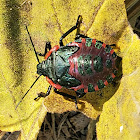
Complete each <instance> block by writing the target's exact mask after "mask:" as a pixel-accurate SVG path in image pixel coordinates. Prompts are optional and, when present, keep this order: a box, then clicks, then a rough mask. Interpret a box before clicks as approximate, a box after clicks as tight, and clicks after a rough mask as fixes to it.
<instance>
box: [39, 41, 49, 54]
mask: <svg viewBox="0 0 140 140" xmlns="http://www.w3.org/2000/svg"><path fill="white" fill-rule="evenodd" d="M48 50H49V51H50V50H51V43H50V42H46V45H45V52H44V54H42V53H37V54H38V55H39V56H45V55H46V53H47V52H48Z"/></svg>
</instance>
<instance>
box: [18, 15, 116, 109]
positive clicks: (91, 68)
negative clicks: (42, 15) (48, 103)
mask: <svg viewBox="0 0 140 140" xmlns="http://www.w3.org/2000/svg"><path fill="white" fill-rule="evenodd" d="M81 21H82V17H81V15H79V16H78V19H77V22H76V25H75V26H73V27H72V28H70V29H69V30H68V31H67V32H66V33H65V34H63V35H62V37H61V38H60V41H59V46H58V45H56V46H54V47H53V48H51V45H50V42H47V43H46V47H45V52H44V54H41V53H37V52H36V50H35V47H34V44H33V42H32V39H31V36H30V33H29V31H28V28H27V26H26V29H27V32H28V35H29V38H30V41H31V43H32V46H33V48H34V52H35V55H36V58H37V61H38V63H39V64H38V65H37V74H39V76H38V78H37V79H36V80H35V82H34V83H33V84H32V85H31V87H30V89H31V88H32V87H33V85H34V84H35V83H36V81H37V80H38V79H39V77H40V76H42V75H43V76H46V79H47V81H48V82H49V84H50V86H49V87H48V90H47V93H46V94H45V93H42V92H41V93H39V94H38V97H36V98H35V99H34V100H38V99H39V98H40V97H46V96H48V95H49V93H50V90H51V88H52V87H53V88H54V91H55V93H57V94H60V95H63V96H66V97H69V98H71V99H73V100H74V101H75V105H76V108H78V107H77V98H81V97H83V96H84V95H85V94H86V93H87V92H94V91H97V90H99V89H102V88H104V87H105V86H107V85H108V83H111V82H112V81H113V79H114V78H115V76H116V72H117V68H116V65H115V61H116V59H117V57H118V56H117V55H116V53H115V52H114V50H113V49H112V48H111V46H114V44H112V45H106V44H105V43H103V42H101V41H99V40H96V39H92V38H89V37H87V36H85V35H82V34H78V35H77V36H76V38H75V41H73V42H71V43H68V44H67V45H64V44H63V39H64V38H65V37H66V36H67V35H69V34H70V33H71V32H72V31H74V30H75V29H77V28H78V27H80V23H81ZM48 50H49V51H48ZM38 55H40V56H44V57H45V60H44V61H43V62H40V61H39V58H38ZM62 87H65V88H68V89H71V90H74V91H75V93H76V96H72V95H69V94H66V93H63V92H59V91H58V90H59V89H61V88H62ZM30 89H29V90H30ZM29 90H28V91H27V92H26V93H25V95H24V96H23V97H22V99H21V101H22V100H23V98H24V97H25V96H26V95H27V93H28V92H29ZM21 101H20V102H21ZM20 102H19V103H20ZM19 103H18V105H19ZM18 105H17V106H18ZM17 106H16V108H17Z"/></svg>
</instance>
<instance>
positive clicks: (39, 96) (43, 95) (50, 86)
mask: <svg viewBox="0 0 140 140" xmlns="http://www.w3.org/2000/svg"><path fill="white" fill-rule="evenodd" d="M51 88H52V85H49V87H48V90H47V92H46V94H45V93H44V92H40V93H39V94H38V96H37V97H36V98H34V100H35V101H38V100H39V99H40V98H41V97H44V98H45V97H46V96H48V95H49V94H50V91H51Z"/></svg>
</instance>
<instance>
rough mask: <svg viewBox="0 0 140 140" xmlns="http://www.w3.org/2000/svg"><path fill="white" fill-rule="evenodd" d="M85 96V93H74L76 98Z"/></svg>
mask: <svg viewBox="0 0 140 140" xmlns="http://www.w3.org/2000/svg"><path fill="white" fill-rule="evenodd" d="M85 94H86V93H85V92H82V93H79V92H77V91H76V95H77V97H78V98H82V97H83V96H84V95H85Z"/></svg>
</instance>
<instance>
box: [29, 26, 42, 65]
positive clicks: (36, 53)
mask: <svg viewBox="0 0 140 140" xmlns="http://www.w3.org/2000/svg"><path fill="white" fill-rule="evenodd" d="M26 30H27V33H28V35H29V38H30V41H31V43H32V46H33V48H34V52H35V55H36V59H37V61H38V63H40V62H39V58H38V56H37V52H36V50H35V47H34V44H33V41H32V38H31V36H30V33H29V31H28V27H27V25H26Z"/></svg>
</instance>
